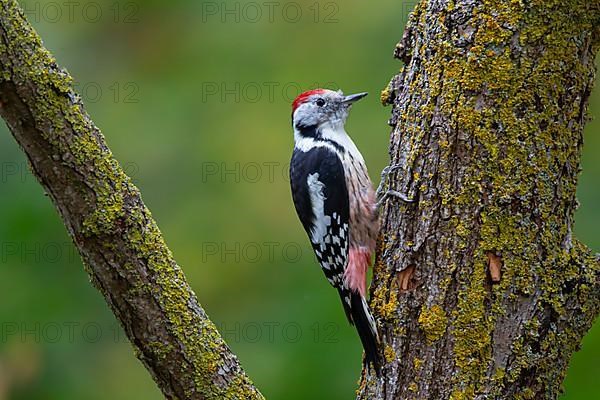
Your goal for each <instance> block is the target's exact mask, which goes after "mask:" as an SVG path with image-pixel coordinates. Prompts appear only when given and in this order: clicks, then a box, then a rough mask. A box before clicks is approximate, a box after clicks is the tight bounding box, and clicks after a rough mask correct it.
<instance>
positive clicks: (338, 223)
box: [290, 147, 349, 288]
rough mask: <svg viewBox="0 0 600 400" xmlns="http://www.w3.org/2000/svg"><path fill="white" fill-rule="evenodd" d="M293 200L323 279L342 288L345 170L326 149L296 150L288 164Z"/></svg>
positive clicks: (345, 238) (346, 216)
mask: <svg viewBox="0 0 600 400" xmlns="http://www.w3.org/2000/svg"><path fill="white" fill-rule="evenodd" d="M290 181H291V185H292V197H293V199H294V205H295V206H296V212H297V213H298V217H299V218H300V221H301V222H302V225H303V226H304V230H306V233H307V234H308V237H309V239H310V242H311V244H312V247H313V250H314V252H315V255H316V256H317V259H318V261H319V264H320V265H321V267H322V268H323V272H324V273H325V276H326V277H327V279H328V280H329V282H330V283H331V284H332V285H333V286H335V287H336V288H341V287H342V286H343V276H344V269H345V268H346V263H347V260H348V222H349V201H348V191H347V189H346V180H345V177H344V167H343V166H342V162H341V161H340V159H339V157H338V156H337V154H336V153H335V152H334V151H333V150H330V149H329V148H327V147H314V148H312V149H310V150H309V151H307V152H303V151H301V150H298V149H295V150H294V154H293V155H292V162H291V164H290Z"/></svg>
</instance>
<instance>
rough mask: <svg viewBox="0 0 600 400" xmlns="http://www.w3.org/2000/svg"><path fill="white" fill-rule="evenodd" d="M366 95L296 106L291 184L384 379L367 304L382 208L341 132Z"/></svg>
mask: <svg viewBox="0 0 600 400" xmlns="http://www.w3.org/2000/svg"><path fill="white" fill-rule="evenodd" d="M366 95H367V93H358V94H353V95H349V96H344V94H343V93H342V92H341V91H332V90H326V89H315V90H310V91H307V92H304V93H302V94H300V95H299V96H298V97H297V98H296V99H295V100H294V102H293V104H292V125H293V129H294V151H293V154H292V160H291V163H290V182H291V189H292V198H293V201H294V206H295V208H296V212H297V214H298V217H299V219H300V222H301V223H302V225H303V227H304V230H305V231H306V233H307V234H308V237H309V239H310V242H311V244H312V247H313V250H314V253H315V255H316V257H317V260H318V262H319V264H320V265H321V268H322V269H323V272H324V273H325V277H326V278H327V280H328V281H329V283H330V284H331V285H332V286H333V287H334V288H336V289H337V291H338V293H339V295H340V298H341V301H342V305H343V307H344V311H345V313H346V317H347V318H348V321H349V322H350V324H352V325H354V326H355V327H356V330H357V331H358V335H359V337H360V340H361V342H362V345H363V348H364V350H365V361H366V363H367V365H370V364H371V363H372V364H373V366H374V367H375V371H379V365H380V358H379V355H378V353H377V343H378V341H379V337H378V334H377V326H376V324H375V320H374V319H373V316H372V315H371V312H370V311H369V307H368V305H367V303H366V300H365V295H366V274H367V269H368V267H369V264H370V262H371V256H372V254H373V252H374V250H375V239H376V235H377V231H378V215H377V202H376V196H375V191H374V190H373V184H372V183H371V179H370V178H369V175H368V173H367V167H366V165H365V161H364V159H363V157H362V155H361V154H360V152H359V151H358V148H357V147H356V145H355V144H354V142H353V141H352V139H351V138H350V136H348V134H347V133H346V130H345V128H344V124H345V122H346V118H347V117H348V112H349V110H350V107H351V106H352V104H353V103H354V102H355V101H357V100H359V99H362V98H363V97H365V96H366Z"/></svg>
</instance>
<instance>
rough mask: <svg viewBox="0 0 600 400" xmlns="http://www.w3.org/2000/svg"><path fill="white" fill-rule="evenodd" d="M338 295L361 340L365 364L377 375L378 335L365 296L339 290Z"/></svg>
mask: <svg viewBox="0 0 600 400" xmlns="http://www.w3.org/2000/svg"><path fill="white" fill-rule="evenodd" d="M340 296H341V297H342V303H343V305H344V311H346V316H347V317H348V320H349V321H350V323H351V324H352V325H354V326H355V327H356V330H357V332H358V336H359V337H360V341H361V342H362V345H363V349H364V350H365V362H366V365H367V366H370V365H372V366H373V367H374V368H375V372H376V373H377V375H379V373H380V367H381V359H380V357H379V353H378V352H377V346H378V344H379V335H378V334H377V326H376V324H375V319H373V316H372V315H371V312H370V310H369V306H368V305H367V302H366V301H365V298H364V297H363V296H361V295H360V294H359V293H356V292H354V291H346V290H344V291H340ZM348 300H349V301H348ZM347 301H348V302H347Z"/></svg>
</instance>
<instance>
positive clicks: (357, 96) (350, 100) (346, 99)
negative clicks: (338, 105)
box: [342, 92, 369, 104]
mask: <svg viewBox="0 0 600 400" xmlns="http://www.w3.org/2000/svg"><path fill="white" fill-rule="evenodd" d="M368 94H369V93H367V92H362V93H356V94H350V95H348V96H345V97H344V100H342V103H346V104H352V103H354V102H355V101H358V100H360V99H362V98H363V97H365V96H366V95H368Z"/></svg>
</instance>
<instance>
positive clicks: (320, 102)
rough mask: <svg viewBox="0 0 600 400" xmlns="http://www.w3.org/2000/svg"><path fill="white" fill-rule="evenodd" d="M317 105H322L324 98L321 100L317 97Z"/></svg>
mask: <svg viewBox="0 0 600 400" xmlns="http://www.w3.org/2000/svg"><path fill="white" fill-rule="evenodd" d="M317 105H318V106H319V107H323V106H324V105H325V100H323V99H321V98H318V99H317Z"/></svg>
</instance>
